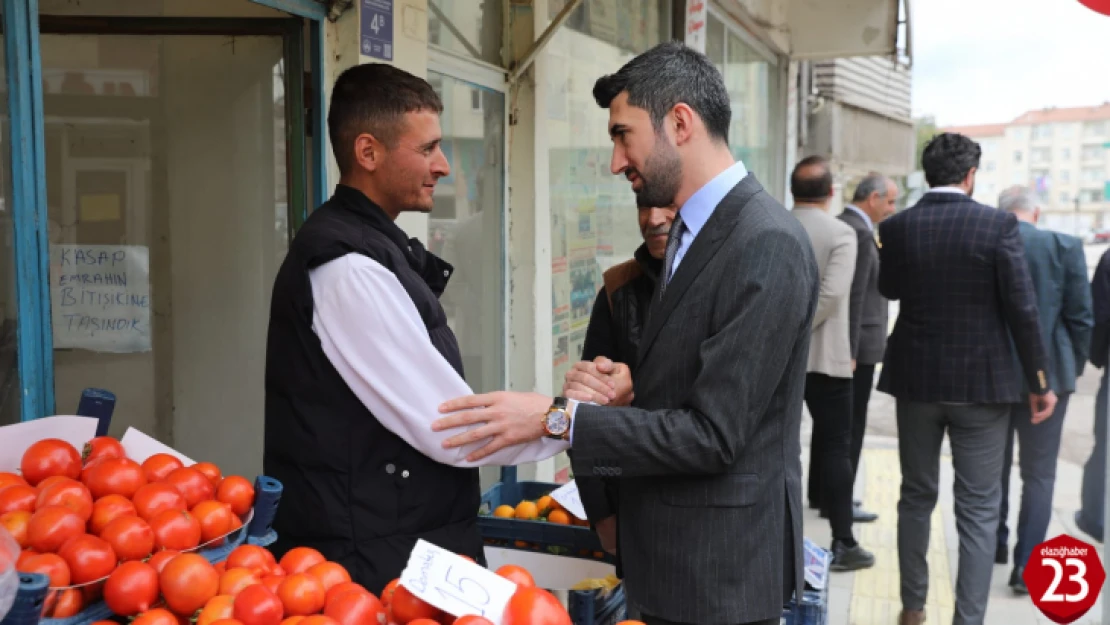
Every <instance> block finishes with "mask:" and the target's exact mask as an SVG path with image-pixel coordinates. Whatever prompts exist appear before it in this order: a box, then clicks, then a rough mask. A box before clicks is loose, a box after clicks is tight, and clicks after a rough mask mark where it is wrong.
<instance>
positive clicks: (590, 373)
mask: <svg viewBox="0 0 1110 625" xmlns="http://www.w3.org/2000/svg"><path fill="white" fill-rule="evenodd" d="M563 396H564V397H567V398H568V399H574V400H577V401H582V402H592V403H595V404H598V405H601V406H627V405H629V404H631V403H632V399H633V397H634V394H633V392H632V371H631V369H629V368H628V365H626V364H624V363H620V362H613V361H612V360H609V359H608V358H606V357H604V356H598V357H597V358H595V359H594V361H593V362H590V361H585V360H584V361H581V362H577V363H575V364H574V366H573V367H571V368H570V370H569V371H567V373H566V376H564V382H563Z"/></svg>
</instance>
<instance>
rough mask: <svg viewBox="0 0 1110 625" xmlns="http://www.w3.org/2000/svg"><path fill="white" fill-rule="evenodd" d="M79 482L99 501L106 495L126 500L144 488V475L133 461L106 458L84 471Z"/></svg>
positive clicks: (141, 469)
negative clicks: (125, 498)
mask: <svg viewBox="0 0 1110 625" xmlns="http://www.w3.org/2000/svg"><path fill="white" fill-rule="evenodd" d="M81 481H82V482H84V483H85V484H86V485H87V486H88V487H89V491H90V492H92V495H93V497H95V498H97V499H99V498H101V497H106V496H108V495H123V496H124V497H127V498H128V499H130V498H132V497H134V496H135V493H136V492H138V490H139V489H140V488H142V487H143V486H146V481H147V480H146V474H145V473H143V468H142V467H140V466H139V465H138V463H136V462H135V461H134V460H129V459H127V458H107V459H105V460H101V461H100V462H97V463H96V464H94V465H92V466H90V467H89V468H87V469H85V473H84V475H82V476H81Z"/></svg>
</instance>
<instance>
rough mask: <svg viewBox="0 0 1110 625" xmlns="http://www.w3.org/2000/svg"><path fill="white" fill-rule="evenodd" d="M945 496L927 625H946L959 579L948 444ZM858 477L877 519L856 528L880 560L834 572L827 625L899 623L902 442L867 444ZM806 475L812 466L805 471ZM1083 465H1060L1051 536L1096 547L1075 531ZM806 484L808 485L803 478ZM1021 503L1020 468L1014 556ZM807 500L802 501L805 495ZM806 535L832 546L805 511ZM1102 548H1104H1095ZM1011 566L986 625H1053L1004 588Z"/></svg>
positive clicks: (1005, 568)
mask: <svg viewBox="0 0 1110 625" xmlns="http://www.w3.org/2000/svg"><path fill="white" fill-rule="evenodd" d="M803 424H804V425H803V431H802V443H803V445H804V446H807V447H808V444H809V440H810V436H809V430H810V426H811V424H812V421H811V420H810V419H809V418H808V417H806V418H803ZM942 454H943V456H942V459H941V477H940V484H941V488H940V496H939V500H938V502H937V508H936V511H935V512H934V514H933V526H932V538H931V539H930V547H929V549H930V550H929V574H930V581H929V598H928V601H927V605H926V616H927V620H926V623H927V624H928V625H949V624H950V623H951V622H952V612H953V609H954V605H955V595H954V588H955V579H956V572H957V563H958V559H959V538H958V535H957V533H956V517H955V513H954V510H953V495H952V480H953V473H952V464H951V456H950V455H949V452H948V446H947V442H946V443H945V447H944V450H943V451H942ZM802 458H803V464H808V460H809V450H808V448H805V447H803V450H802ZM860 467H861V469H860V470H861V474H860V476H859V479H857V480H856V495H857V498H858V499H861V500H862V501H863V502H864V507H865V508H866V509H867V510H869V511H871V512H875V513H878V514H879V515H880V516H879V520H878V521H876V522H874V523H868V524H857V525H856V526H855V531H856V539H857V540H859V541H860V543H861V544H862V545H863V546H864V547H865V548H867V549H869V550H870V551H872V552H873V553H874V554H875V558H876V563H875V566H874V567H872V568H870V569H865V570H862V571H856V572H853V573H831V574H830V575H831V581H830V587H829V620H828V625H849V624H851V625H895V624H896V623H897V622H898V612H899V611H900V610H901V607H902V606H901V601H900V599H899V585H898V554H897V531H896V530H897V506H898V490H899V487H900V483H901V474H900V471H899V467H898V440H897V439H896V438H893V437H887V436H877V435H870V434H869V435H868V436H867V438H866V440H865V441H864V452H863V460H862V462H861V464H860ZM806 470H807V471H808V467H807V469H806ZM1081 478H1082V467H1081V466H1079V465H1077V464H1074V463H1071V462H1068V461H1064V460H1061V461H1060V462H1059V463H1058V465H1057V474H1056V490H1055V496H1054V499H1053V519H1052V523H1051V524H1050V526H1049V528H1048V537H1053V536H1056V535H1058V534H1070V535H1072V536H1075V537H1077V538H1080V539H1082V540H1086V541H1088V542H1092V541H1091V539H1090V537H1088V536H1086V535H1084V534H1082V533H1081V532H1079V530H1077V529H1076V528H1075V526H1074V523H1073V521H1072V514H1073V513H1074V512H1075V510H1077V509H1078V508H1079V486H1080V482H1081ZM803 482H804V480H803ZM1020 499H1021V479H1020V477H1019V474H1018V472H1017V470H1016V467H1015V470H1014V477H1013V479H1012V480H1011V484H1010V501H1011V505H1010V516H1011V518H1010V520H1009V522H1010V528H1011V530H1010V535H1011V544H1010V549H1011V552H1012V550H1013V540H1014V539H1013V535H1014V534H1015V533H1016V530H1015V528H1016V525H1017V513H1018V502H1019V501H1020ZM802 500H803V502H804V501H805V498H804V497H803V499H802ZM803 523H804V528H805V534H806V536H807V537H809V538H810V539H811V540H813V541H814V542H816V543H817V544H819V545H821V546H822V547H825V548H828V547H829V545H830V544H831V542H832V534H831V531H830V528H829V523H828V521H827V520H826V519H822V518H820V517H818V515H817V511H816V510H810V509H809V508H808V507H806V511H805V517H804V521H803ZM1095 546H1096V547H1099V548H1100V549H1101V545H1098V544H1095ZM1011 567H1012V563H1011V564H1010V565H995V567H994V575H993V577H992V580H991V596H990V601H989V603H988V605H987V618H986V623H987V624H988V625H1051V624H1052V621H1051V620H1049V619H1048V618H1047V617H1045V616H1044V615H1042V614H1041V613H1040V611H1039V610H1037V608H1035V607H1034V606H1033V602H1032V601H1031V600H1030V598H1029V597H1028V596H1023V597H1019V596H1015V595H1014V594H1013V593H1012V592H1011V591H1010V589H1009V587H1008V586H1007V585H1006V584H1007V582H1008V580H1009V578H1010V571H1011ZM1103 595H1104V593H1102V594H1100V598H1099V601H1098V603H1097V604H1096V605H1095V607H1094V608H1092V609H1091V611H1090V612H1088V613H1087V614H1086V616H1084V617H1083V618H1082V619H1080V620H1079V621H1076V623H1077V624H1079V625H1095V624H1097V623H1101V621H1102V609H1103V608H1102V601H1103Z"/></svg>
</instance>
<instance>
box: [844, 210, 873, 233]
mask: <svg viewBox="0 0 1110 625" xmlns="http://www.w3.org/2000/svg"><path fill="white" fill-rule="evenodd" d="M844 210H846V211H848V210H850V211H852V212H853V213H855V214H857V215H859V216H860V219H862V220H863V223H865V224H867V229H868V230H870V231H871V232H874V231H875V222H873V221H871V218H870V217H868V215H867V213H865V212H863V209H862V208H860V207H858V206H855V205H853V204H849V205H847V206H845V207H844Z"/></svg>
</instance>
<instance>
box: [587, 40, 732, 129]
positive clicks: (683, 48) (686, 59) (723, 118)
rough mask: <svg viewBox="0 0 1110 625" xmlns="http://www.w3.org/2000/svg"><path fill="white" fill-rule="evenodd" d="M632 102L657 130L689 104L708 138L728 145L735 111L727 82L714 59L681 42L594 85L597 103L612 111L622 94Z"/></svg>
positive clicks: (652, 52)
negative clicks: (677, 108) (679, 107)
mask: <svg viewBox="0 0 1110 625" xmlns="http://www.w3.org/2000/svg"><path fill="white" fill-rule="evenodd" d="M624 91H627V92H628V103H629V104H631V105H632V106H636V107H639V108H642V109H644V110H646V111H647V112H648V115H650V116H651V123H652V125H653V126H654V127H655V129H656V131H658V130H659V129H660V128H662V126H663V118H665V117H666V116H667V113H669V112H670V111H671V109H673V108H674V107H675V105H676V104H678V103H680V102H685V103H686V104H687V105H689V107H690V108H692V109H693V110H694V112H695V113H697V114H698V116H699V117H701V119H702V121H703V122H704V123H705V127H706V129H707V130H708V131H709V136H711V137H713V138H714V139H717V140H719V141H721V142H722V143H725V144H726V145H727V144H728V126H729V123H730V122H731V121H732V107H731V105H730V104H729V101H728V89H727V88H725V81H724V78H722V77H721V72H719V71H717V68H716V67H714V65H713V63H712V62H711V61H710V60H709V57H707V56H705V55H704V54H702V53H700V52H698V51H696V50H694V49H693V48H690V47H689V46H687V45H685V44H683V43H682V42H679V41H670V42H666V43H661V44H659V45H657V46H655V47H653V48H651V49H650V50H648V51H647V52H644V53H643V54H641V55H639V56H637V57H636V58H634V59H632V60H631V61H629V62H627V63H625V64H624V67H622V68H620V70H618V71H617V73H616V74H609V75H606V76H602V77H601V78H598V79H597V82H595V83H594V100H596V101H597V105H598V106H600V107H601V108H603V109H605V108H609V105H610V104H612V102H613V99H614V98H616V97H617V96H618V95H620V94H621V92H624Z"/></svg>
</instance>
